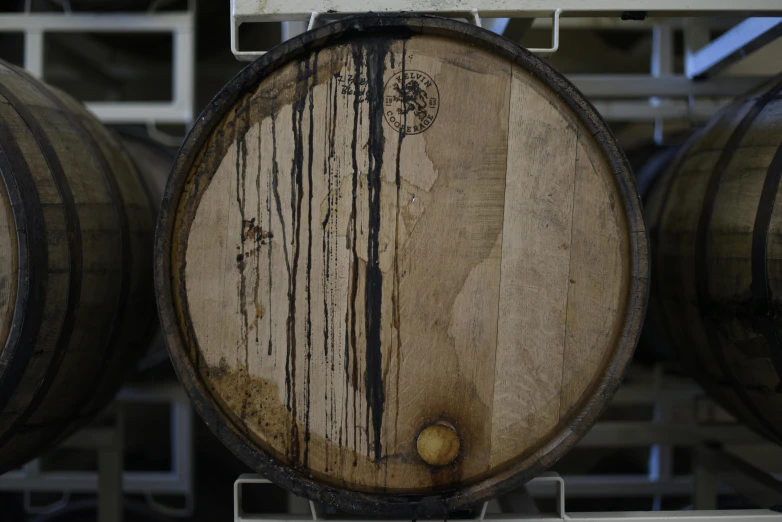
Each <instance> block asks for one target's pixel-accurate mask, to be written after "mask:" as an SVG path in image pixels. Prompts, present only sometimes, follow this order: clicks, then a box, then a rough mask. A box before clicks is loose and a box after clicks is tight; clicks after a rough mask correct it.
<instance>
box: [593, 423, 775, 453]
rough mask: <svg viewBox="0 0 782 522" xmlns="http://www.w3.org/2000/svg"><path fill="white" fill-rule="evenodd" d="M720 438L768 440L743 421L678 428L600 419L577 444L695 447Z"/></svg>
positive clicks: (751, 441)
mask: <svg viewBox="0 0 782 522" xmlns="http://www.w3.org/2000/svg"><path fill="white" fill-rule="evenodd" d="M711 440H718V441H720V442H722V443H724V444H753V445H754V444H758V443H764V442H766V440H765V439H764V438H763V437H761V436H760V435H757V434H756V433H755V432H753V431H751V430H749V429H748V428H746V427H745V426H741V425H739V424H736V425H727V426H699V425H696V424H684V423H680V424H677V425H676V427H675V428H673V429H672V426H670V425H667V426H666V425H665V424H656V423H652V422H630V421H627V422H624V421H616V422H615V421H610V422H609V421H606V422H598V423H597V424H595V426H594V427H593V428H592V429H591V430H589V432H587V434H586V435H585V436H584V438H583V439H581V442H579V443H578V446H577V447H581V448H584V447H605V448H622V447H644V446H649V445H652V444H669V445H673V446H692V445H696V444H698V443H700V442H704V441H711Z"/></svg>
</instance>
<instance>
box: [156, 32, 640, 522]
mask: <svg viewBox="0 0 782 522" xmlns="http://www.w3.org/2000/svg"><path fill="white" fill-rule="evenodd" d="M362 24H369V25H368V26H366V27H365V26H363V25H362ZM374 24H382V26H383V31H384V32H383V33H382V34H375V33H374V32H373V30H372V29H371V28H372V27H375V25H374ZM388 24H390V25H388ZM395 24H397V25H395ZM409 24H412V25H409ZM343 27H348V26H341V25H340V24H336V25H332V26H329V28H328V29H327V30H326V29H324V31H325V32H324V34H326V32H328V33H329V34H334V33H332V32H337V33H338V32H340V31H341V30H342V28H343ZM349 27H350V31H351V32H350V35H351V36H349V37H347V36H345V37H344V38H335V39H331V40H320V39H318V38H316V37H315V36H313V35H308V36H306V37H302V39H300V40H294V41H292V42H289V44H286V45H290V46H291V47H290V48H287V49H286V48H281V49H280V54H279V55H278V56H277V58H276V59H277V60H279V61H278V62H274V61H267V60H272V58H271V55H270V57H269V58H268V59H264V60H262V61H261V62H258V63H257V64H255V65H254V66H253V68H255V67H257V68H258V69H256V70H255V71H254V70H253V68H251V69H250V70H248V72H247V75H248V76H245V77H238V78H237V80H236V83H235V84H234V85H233V86H231V87H229V89H228V90H226V91H225V93H224V94H223V95H221V97H219V98H218V102H217V103H216V105H215V106H214V107H213V108H212V109H210V111H208V112H209V117H208V118H207V119H205V120H202V123H199V125H198V126H197V127H196V129H195V130H194V133H193V135H192V136H191V138H189V139H188V140H187V143H188V144H189V145H188V146H187V147H185V149H184V150H183V151H182V152H181V154H180V156H179V158H178V160H177V163H176V164H175V167H174V169H173V173H172V180H171V182H170V183H169V186H168V187H167V193H166V196H165V197H164V201H163V205H162V218H161V224H162V228H161V234H160V235H158V243H157V245H158V248H159V249H160V250H159V256H158V258H157V260H156V261H157V265H156V273H157V285H158V291H159V296H160V300H159V304H160V306H161V310H162V316H163V318H164V326H165V329H166V335H167V341H168V343H169V348H170V350H171V352H172V355H173V358H174V362H175V365H176V366H177V368H178V372H179V375H180V378H182V379H183V381H184V382H185V384H186V386H188V388H189V391H190V392H191V393H192V394H193V397H194V398H195V400H196V405H197V406H198V408H199V410H200V412H201V414H202V415H203V416H204V418H205V419H206V421H207V424H208V425H210V427H212V429H214V430H215V431H216V432H217V433H218V435H219V436H221V437H223V439H224V441H225V442H226V443H227V444H229V447H231V448H232V449H233V450H234V451H236V452H237V453H238V454H239V455H241V456H242V458H244V459H245V460H246V461H247V462H248V463H250V464H251V465H252V466H254V467H255V468H256V469H258V470H259V471H261V472H265V473H266V474H267V475H268V476H270V478H272V479H273V480H275V481H277V482H279V483H281V484H283V485H285V486H286V487H290V488H292V489H294V490H295V491H297V492H299V493H301V494H305V495H306V496H309V497H311V498H320V499H327V500H326V501H328V502H330V503H337V504H338V505H340V506H341V507H343V508H345V509H350V510H370V511H373V512H377V513H391V512H395V513H418V514H421V513H426V512H429V511H428V510H430V509H434V505H435V504H433V503H436V502H441V503H442V506H443V507H441V508H439V509H441V510H442V509H450V508H452V507H455V506H458V505H463V503H465V502H467V498H468V497H469V498H470V499H472V500H473V501H474V500H475V499H477V498H483V497H485V496H489V495H491V494H492V492H493V491H498V490H499V488H501V487H502V486H501V485H502V484H504V485H505V486H504V487H507V484H510V483H511V482H512V479H516V480H518V479H519V477H521V476H524V474H525V473H531V472H533V470H534V469H538V468H539V467H541V466H543V465H545V464H546V463H550V461H551V460H553V459H555V458H557V457H558V456H559V455H561V452H562V451H563V448H564V447H565V446H567V445H570V444H572V443H573V441H574V440H575V439H577V438H578V436H580V434H582V433H583V431H584V429H585V428H584V427H579V426H580V424H579V423H589V422H593V421H594V418H595V417H596V415H597V413H598V412H599V410H600V409H601V408H602V406H603V404H604V403H605V400H606V397H607V395H609V394H610V392H608V390H612V389H613V388H614V387H615V386H616V383H618V381H619V379H620V378H621V372H622V370H623V368H624V366H625V364H626V363H627V360H628V358H629V356H630V353H631V352H632V348H633V346H634V343H635V338H636V336H637V330H638V325H639V324H640V316H639V313H640V314H642V312H643V299H644V298H645V297H644V296H645V278H646V275H645V268H644V267H645V265H646V262H645V250H643V247H642V246H639V244H638V240H639V238H640V239H643V238H644V229H643V224H642V222H641V221H640V214H639V210H638V203H637V198H636V196H635V195H634V188H632V184H631V182H630V181H629V176H627V172H626V166H625V165H626V163H625V160H624V158H623V157H622V156H621V154H620V153H619V152H618V149H617V148H616V145H615V144H613V142H612V141H611V138H610V134H608V133H607V131H606V130H605V128H604V127H601V126H602V123H601V122H599V120H598V119H597V117H596V116H595V115H594V113H593V112H591V108H589V107H588V106H587V105H585V104H584V102H583V101H578V99H577V96H578V95H577V94H576V93H575V92H574V91H573V90H572V87H567V86H565V85H564V84H562V85H558V86H557V87H556V89H555V88H554V87H553V86H552V85H553V84H552V82H554V81H561V80H559V79H557V80H555V79H553V78H552V77H550V76H547V75H551V74H554V73H553V72H552V71H550V70H549V69H547V68H546V67H545V66H544V65H543V64H542V63H540V62H537V61H535V62H534V65H532V64H531V63H527V62H524V60H529V59H530V57H529V56H527V55H526V54H525V55H523V59H521V60H522V61H521V62H519V61H517V58H518V57H519V56H521V55H512V54H508V53H509V52H510V49H506V48H504V47H502V46H506V45H507V44H506V43H505V42H504V41H499V40H498V41H493V40H492V45H486V41H485V40H484V39H485V38H492V37H489V36H487V35H486V33H484V32H481V31H478V32H475V33H474V32H473V30H472V29H467V31H468V33H469V34H464V33H462V32H461V31H463V30H464V28H463V27H462V26H461V25H458V24H456V25H453V22H449V21H446V20H442V19H435V18H426V17H401V18H394V17H392V18H378V17H367V18H357V19H354V20H353V21H352V22H350V24H349ZM465 27H467V26H465ZM411 28H413V30H412V33H411ZM364 31H368V32H366V33H364ZM310 38H314V39H312V40H311V39H310ZM469 38H474V40H473V42H474V43H478V45H474V44H470V43H469V42H468V41H466V40H465V39H469ZM307 42H313V43H307ZM296 46H310V47H309V48H308V50H307V51H304V52H299V51H294V50H295V49H297V47H296ZM285 52H297V53H298V54H295V59H292V60H290V61H287V60H285V59H284V58H285V54H284V53H285ZM513 52H518V49H517V48H515V47H514V48H513ZM264 64H272V65H264ZM264 67H265V69H264ZM536 67H537V68H541V69H538V70H533V69H535V68H536ZM261 70H263V72H262V73H261V72H259V71H261ZM256 74H257V76H253V75H256ZM250 78H253V80H250ZM244 82H246V83H244ZM563 89H565V90H564V91H563ZM556 91H559V94H557V92H556ZM569 97H573V98H572V99H573V103H570V104H569V105H568V104H567V103H565V102H563V100H566V99H569ZM212 111H213V112H212ZM598 129H602V131H599V130H598ZM596 134H597V135H598V136H597V137H595V135H596ZM628 190H631V191H633V192H628ZM576 419H578V420H576ZM438 423H442V424H438ZM433 425H448V426H452V427H453V429H454V430H455V433H456V435H457V436H458V445H457V444H455V443H452V442H453V441H451V442H449V444H448V445H447V448H446V449H448V451H445V450H443V454H444V455H445V454H446V453H447V454H448V455H447V456H448V459H447V460H448V462H447V463H446V462H444V459H445V457H442V458H440V457H438V456H437V455H435V453H438V452H439V450H437V451H435V450H432V451H429V452H428V453H427V455H430V454H431V455H430V456H432V455H434V456H433V457H432V458H431V459H430V462H434V463H435V464H437V463H439V465H430V464H429V463H427V461H426V459H422V457H421V454H420V453H419V449H420V448H418V443H417V441H419V440H421V439H419V434H420V433H421V432H422V431H423V430H425V429H426V428H427V427H431V426H433ZM448 429H450V428H448ZM423 440H424V441H425V440H428V439H426V437H425V438H424V439H423ZM427 447H429V446H427ZM454 448H458V453H457V454H456V455H455V456H454V455H452V454H451V453H452V451H451V450H453V449H454ZM430 449H431V448H430ZM438 455H439V453H438ZM435 457H436V458H435ZM268 465H272V466H277V467H271V468H270V467H267V466H268ZM280 465H281V466H282V467H279V466H280ZM275 470H278V471H275ZM464 488H472V489H464ZM448 490H457V491H460V493H459V494H458V495H456V496H453V495H449V496H448V500H442V501H440V500H437V499H438V498H442V499H444V498H445V497H439V496H438V495H439V493H440V492H442V491H448ZM343 495H347V496H343ZM400 495H425V496H424V497H419V500H416V499H408V500H401V501H399V499H403V498H404V497H401V496H400ZM463 495H464V496H463ZM430 504H431V506H429V505H430ZM362 506H363V507H362ZM412 506H418V507H412ZM421 506H429V507H426V508H422V507H421Z"/></svg>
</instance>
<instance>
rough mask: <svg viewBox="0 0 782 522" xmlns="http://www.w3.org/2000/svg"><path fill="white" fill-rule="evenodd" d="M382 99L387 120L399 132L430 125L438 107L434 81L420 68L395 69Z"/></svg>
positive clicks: (422, 129)
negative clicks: (418, 69)
mask: <svg viewBox="0 0 782 522" xmlns="http://www.w3.org/2000/svg"><path fill="white" fill-rule="evenodd" d="M383 100H384V101H383V104H384V107H383V115H384V117H385V120H386V123H388V124H389V125H390V126H391V127H393V128H394V129H395V130H397V131H399V132H400V133H402V134H420V133H422V132H424V131H425V130H427V129H429V128H430V127H431V126H432V124H433V123H434V120H435V118H437V112H438V111H439V110H440V92H439V90H438V89H437V84H435V83H434V80H433V79H432V77H431V76H429V75H428V74H426V73H425V72H422V71H403V72H398V73H396V74H395V75H394V76H392V77H391V78H390V79H389V80H388V81H387V82H386V86H385V89H384V95H383Z"/></svg>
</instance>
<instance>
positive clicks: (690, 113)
mask: <svg viewBox="0 0 782 522" xmlns="http://www.w3.org/2000/svg"><path fill="white" fill-rule="evenodd" d="M727 103H728V101H727V100H726V101H721V102H714V101H707V100H696V101H695V102H694V103H693V104H692V105H690V104H689V103H688V102H685V101H670V102H665V103H662V104H660V105H657V106H655V105H652V104H651V103H648V102H642V101H594V102H592V105H594V107H595V109H596V110H597V112H599V113H600V115H601V116H602V117H603V118H604V119H606V120H608V121H654V120H656V119H658V118H659V119H665V120H694V121H696V122H703V121H706V120H708V119H710V118H711V117H712V116H714V114H715V113H716V112H717V111H718V110H720V109H721V108H722V107H724V106H725V105H727Z"/></svg>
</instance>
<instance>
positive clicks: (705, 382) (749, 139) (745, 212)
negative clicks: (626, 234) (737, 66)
mask: <svg viewBox="0 0 782 522" xmlns="http://www.w3.org/2000/svg"><path fill="white" fill-rule="evenodd" d="M781 88H782V79H781V78H780V77H777V78H775V79H774V80H772V81H770V82H769V83H768V84H766V85H764V86H763V87H762V88H760V89H758V90H756V91H755V92H753V93H751V94H749V95H747V96H745V97H743V98H741V99H739V100H737V101H735V102H734V103H733V104H731V105H730V106H729V107H728V108H726V109H725V110H723V111H722V112H721V113H719V114H718V115H717V116H715V117H714V118H713V119H712V120H711V122H710V123H709V124H708V126H706V127H705V128H704V129H703V130H701V131H700V132H699V133H698V134H696V135H695V136H694V137H693V138H691V139H690V140H689V142H688V143H687V144H686V145H685V146H684V147H683V149H682V151H681V152H680V153H679V154H678V156H677V157H676V159H675V160H674V162H673V164H672V166H671V167H670V168H669V169H668V171H667V172H666V173H665V174H664V175H663V176H661V177H659V179H658V180H657V181H655V185H654V187H653V190H652V192H651V193H650V195H649V199H648V204H647V208H646V216H647V221H648V223H649V227H650V238H651V246H652V269H653V274H652V281H653V282H652V286H651V288H652V291H651V296H652V298H651V304H650V320H651V321H654V323H655V324H654V326H655V327H656V328H657V329H658V330H661V331H663V332H664V333H665V336H666V343H667V344H669V345H670V346H672V347H673V348H674V349H675V350H676V351H677V352H678V354H679V355H680V356H681V357H682V359H683V360H684V361H685V362H686V363H688V365H689V366H690V368H691V369H692V372H693V374H694V375H695V377H696V379H697V380H698V382H699V383H700V384H701V385H702V386H703V387H704V388H705V389H706V390H707V392H708V393H709V394H710V395H712V397H713V398H715V399H716V400H717V401H718V402H720V403H721V404H722V405H723V406H724V407H725V408H726V409H728V411H730V412H731V413H733V414H734V415H736V416H737V417H739V418H740V419H742V420H743V421H744V422H746V423H747V424H748V425H750V426H751V427H753V428H754V429H756V430H757V431H759V432H761V433H763V434H765V435H766V436H768V437H769V438H771V439H773V440H776V441H778V442H782V396H781V395H780V390H781V389H782V388H780V378H781V377H782V346H780V328H781V327H782V323H781V322H780V292H781V291H782V236H780V231H782V214H780V212H781V211H782V210H781V209H780V208H779V207H780V205H779V204H778V201H777V199H778V198H777V194H778V191H779V179H780V173H781V172H782V145H780V144H781V143H782V99H780V89H781Z"/></svg>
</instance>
